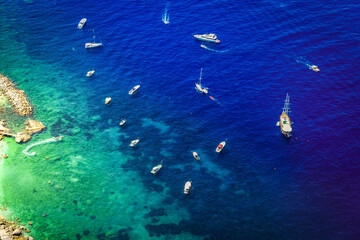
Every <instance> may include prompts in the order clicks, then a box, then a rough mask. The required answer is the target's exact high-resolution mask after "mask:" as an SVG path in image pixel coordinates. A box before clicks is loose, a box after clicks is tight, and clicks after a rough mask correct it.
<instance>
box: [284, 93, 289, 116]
mask: <svg viewBox="0 0 360 240" xmlns="http://www.w3.org/2000/svg"><path fill="white" fill-rule="evenodd" d="M289 110H290V96H289V94H288V93H287V94H286V99H285V104H284V107H283V112H285V113H286V115H289V112H290V111H289Z"/></svg>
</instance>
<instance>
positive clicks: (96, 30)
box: [0, 0, 360, 240]
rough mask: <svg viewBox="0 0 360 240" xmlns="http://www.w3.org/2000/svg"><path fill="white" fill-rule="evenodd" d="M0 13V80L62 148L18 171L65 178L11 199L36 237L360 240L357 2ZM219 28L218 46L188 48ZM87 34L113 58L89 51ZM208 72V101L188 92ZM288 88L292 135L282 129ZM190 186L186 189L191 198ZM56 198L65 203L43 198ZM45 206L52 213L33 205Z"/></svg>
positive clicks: (70, 4)
mask: <svg viewBox="0 0 360 240" xmlns="http://www.w3.org/2000/svg"><path fill="white" fill-rule="evenodd" d="M0 8H1V15H2V18H1V28H0V30H1V33H2V35H3V36H2V37H1V40H2V42H3V44H1V45H2V46H1V47H0V50H1V51H0V54H1V56H6V57H8V58H10V57H9V56H10V55H14V54H15V55H18V56H19V57H18V60H16V61H14V60H7V59H6V57H4V58H5V59H3V60H2V61H1V62H0V72H2V73H3V74H5V75H8V76H9V77H10V78H12V79H13V80H14V81H15V82H18V83H20V84H19V85H18V87H19V88H22V89H24V90H25V91H26V92H27V94H28V96H29V98H30V100H31V101H32V103H33V105H34V107H35V115H34V116H35V118H36V117H37V118H38V120H41V121H42V122H45V125H46V126H47V127H48V130H47V132H46V133H41V134H43V135H45V134H47V135H46V136H45V137H42V136H41V134H40V135H37V136H36V137H34V139H35V140H32V141H34V142H35V141H36V140H42V139H46V138H47V137H49V136H50V134H51V136H57V135H64V141H65V142H66V143H67V145H66V148H65V147H64V146H62V147H61V145H60V144H59V145H56V146H59V148H62V149H58V150H57V151H59V153H57V154H59V155H61V154H63V155H62V157H61V159H60V160H57V161H56V162H50V163H49V162H45V163H42V162H41V160H40V158H38V159H37V160H30V158H29V159H28V160H27V163H26V164H27V165H26V166H27V167H28V168H29V169H30V168H31V169H39V170H38V171H39V172H36V171H37V170H31V171H30V170H29V172H26V170H24V174H25V173H26V174H29V176H32V175H37V174H38V175H42V174H43V175H44V176H41V177H43V179H42V180H39V181H40V182H41V181H43V182H44V181H45V182H47V180H48V179H50V177H54V176H55V175H56V176H62V177H61V178H60V177H59V178H58V180H57V181H58V182H59V188H57V190H56V191H54V192H51V191H52V189H53V188H52V189H50V190H46V188H45V187H44V186H43V185H44V184H41V186H40V185H39V186H37V187H34V186H36V184H37V183H35V181H34V184H33V185H32V186H31V187H30V186H27V185H26V184H24V186H23V187H24V189H25V188H27V187H28V188H29V189H28V191H29V192H31V194H33V195H34V196H32V197H31V198H32V202H31V203H24V202H22V201H21V200H19V199H18V197H14V193H13V190H11V189H4V193H3V198H4V199H5V200H3V202H4V204H7V205H8V206H9V208H11V209H12V211H13V213H14V215H17V216H19V215H20V216H19V217H20V219H22V220H23V221H24V222H26V221H30V220H32V219H36V217H38V219H37V220H33V221H35V222H36V224H35V227H36V228H34V232H36V234H37V235H36V236H37V237H38V239H46V238H48V239H79V238H81V239H126V238H127V237H128V238H130V239H204V238H205V239H354V240H355V239H360V227H359V226H360V204H359V203H360V200H359V199H360V162H359V155H360V142H359V136H360V128H359V127H358V126H357V124H358V123H359V122H360V114H359V107H360V104H359V103H360V101H359V93H360V85H359V77H360V71H359V60H360V44H359V40H360V29H359V25H360V18H359V12H360V4H359V3H357V2H354V1H330V2H329V1H315V2H309V3H306V2H303V1H271V0H268V1H255V2H254V1H225V0H223V1H216V0H210V1H168V2H166V1H145V0H144V1H118V2H116V1H94V0H88V1H42V0H41V1H38V0H33V1H1V2H0ZM165 8H167V10H168V13H169V16H170V24H167V25H166V24H164V23H163V22H162V21H161V16H162V14H163V12H164V10H165ZM83 17H86V18H87V19H88V21H87V23H86V25H85V27H84V28H83V29H82V30H78V29H77V28H76V26H77V24H78V22H79V21H80V19H81V18H83ZM210 32H215V33H217V35H218V37H219V39H220V40H221V42H220V44H212V43H203V42H199V41H196V40H195V39H194V38H193V35H194V34H201V33H210ZM4 33H8V35H6V34H4ZM94 34H95V36H96V39H97V40H98V41H102V42H103V44H104V47H103V48H99V49H90V50H86V49H85V48H84V44H85V42H91V41H92V37H93V35H94ZM7 37H8V38H9V39H10V40H7ZM5 43H6V44H11V47H6V44H5ZM201 44H204V45H206V46H207V47H208V48H211V49H213V50H216V51H217V52H216V51H209V50H206V49H204V48H201V47H200V45H201ZM9 46H10V45H9ZM17 48H19V49H17ZM9 49H11V50H9ZM11 59H12V58H11ZM21 59H25V60H23V63H22V61H21ZM26 59H30V60H26ZM25 62H26V63H25ZM32 63H34V64H32ZM35 63H36V64H35ZM313 64H315V65H317V66H319V68H320V72H314V71H312V70H310V69H309V65H313ZM93 68H94V69H95V70H96V73H95V75H94V76H93V77H92V78H90V79H86V77H85V74H86V72H87V71H89V70H91V69H93ZM201 68H203V76H202V77H203V80H202V83H203V85H205V86H206V87H208V88H209V94H208V96H206V95H202V94H199V93H197V92H196V91H195V89H194V83H195V82H196V81H197V80H198V78H199V73H200V69H201ZM44 69H46V71H44ZM25 70H26V73H24V71H25ZM31 74H32V75H31ZM29 75H31V78H30V77H29ZM137 84H141V88H140V91H139V92H138V93H137V94H136V95H134V96H129V95H128V94H127V92H128V91H129V90H130V89H131V88H132V87H133V86H134V85H137ZM39 85H42V87H39ZM286 93H289V95H290V102H291V111H292V112H291V115H290V117H291V120H292V121H293V122H294V124H293V136H292V137H291V138H290V139H287V138H285V137H284V136H282V134H281V132H280V130H279V128H278V127H276V122H277V121H278V119H279V116H280V114H281V111H282V107H283V101H284V99H285V97H286ZM108 96H111V97H112V102H111V104H110V105H109V106H105V105H104V99H105V98H106V97H108ZM209 96H212V97H214V98H215V99H216V101H213V100H211V99H210V98H209ZM54 99H57V100H54ZM79 99H81V101H80V100H79ZM51 106H53V108H51V110H49V109H50V107H51ZM122 117H125V118H126V119H127V120H128V122H127V123H126V126H125V127H124V128H119V126H118V122H119V121H120V119H121V118H122ZM66 121H67V122H68V124H63V123H64V122H66ZM69 128H71V129H73V128H75V129H79V131H78V132H76V131H74V130H72V132H71V131H69ZM137 137H139V138H140V143H139V145H138V146H137V148H135V149H129V146H128V144H129V142H130V141H131V140H132V139H135V138H137ZM67 139H68V140H67ZM225 139H227V145H226V147H225V149H224V150H223V152H221V154H216V153H215V148H216V146H217V144H218V143H219V142H221V141H223V140H225ZM64 144H65V143H64ZM43 146H44V149H43V150H44V151H46V149H45V148H46V147H45V146H47V148H49V146H50V145H43ZM80 146H81V149H80ZM85 148H86V149H87V150H86V153H84V152H83V151H82V149H85ZM21 150H22V149H21ZM38 150H39V152H40V151H41V150H40V149H38ZM48 151H49V150H48ZM65 151H66V154H64V153H63V152H65ZM191 151H197V152H198V153H199V155H200V157H201V161H199V162H196V161H194V160H193V158H192V154H191ZM16 154H17V157H20V156H22V155H21V151H20V150H19V151H18V152H17V153H16ZM86 154H89V155H88V156H85V155H86ZM40 156H41V155H40ZM31 159H34V158H31ZM79 159H80V160H79ZM17 160H19V159H17ZM17 160H16V158H14V160H13V161H14V162H16V161H17ZM161 160H164V167H163V169H162V171H161V172H160V174H159V175H157V176H156V177H155V178H154V176H152V175H151V174H150V173H149V171H150V170H151V168H152V167H153V166H155V165H157V164H158V163H159V162H160V161H161ZM9 161H10V160H9ZM19 161H21V160H19ZM4 165H5V169H4V170H3V171H4V172H5V173H4V174H5V175H6V169H7V170H8V171H9V172H11V171H13V172H14V173H13V174H15V175H16V169H15V167H13V170H12V168H11V167H12V165H11V164H10V163H9V164H8V166H6V162H5V163H4ZM70 166H71V168H70ZM40 169H48V171H42V170H40ZM55 169H57V170H56V174H55ZM85 169H86V171H85ZM77 171H78V172H77ZM40 172H41V174H40ZM22 174H23V173H22ZM9 175H10V174H9ZM75 176H76V177H75ZM4 178H6V177H3V180H4ZM7 179H10V176H9V178H7ZM67 179H76V180H71V181H67ZM188 180H191V181H192V183H193V191H192V193H191V195H190V196H184V195H183V194H182V189H183V185H184V183H185V182H186V181H188ZM5 181H6V179H5ZM74 184H75V185H74ZM99 186H101V187H102V188H100V187H99ZM35 188H36V189H37V190H36V191H33V189H35ZM38 188H44V190H43V192H41V190H39V189H38ZM58 189H60V190H61V191H58ZM16 191H17V193H19V194H20V195H24V193H23V192H22V191H24V192H27V190H22V188H21V187H20V188H18V189H17V190H16ZM81 191H82V192H83V193H81V194H80V192H81ZM7 192H8V197H7ZM57 194H63V195H61V198H62V199H61V200H58V203H59V205H55V206H51V205H50V204H49V205H46V204H45V203H44V202H47V201H49V199H51V198H52V197H54V198H57V197H58V198H59V199H60V197H59V196H57ZM37 195H39V196H40V197H37ZM15 198H16V199H17V200H14V199H15ZM136 198H139V199H138V200H134V199H136ZM36 199H38V200H39V199H41V201H40V200H39V201H38V202H37V200H36ZM54 202H56V200H54ZM42 204H43V207H42V211H44V212H47V213H49V214H48V217H46V218H42V217H39V216H41V213H42V212H36V211H35V210H33V209H35V208H36V207H35V206H42ZM61 204H62V205H63V206H60V205H61ZM82 204H83V205H82ZM24 205H25V206H27V209H26V211H27V212H25V210H23V211H22V210H20V209H23V208H24ZM32 205H34V206H33V207H32ZM59 206H60V207H59ZM81 208H82V211H80V210H79V209H81ZM56 209H64V210H62V211H60V210H59V212H57V213H54V214H51V212H52V211H54V212H56ZM89 209H90V210H89ZM127 209H132V210H131V211H130V210H129V211H128V212H126V211H127ZM87 211H88V212H89V213H88V212H87ZM94 212H95V213H94ZM124 212H125V213H124ZM144 212H145V213H148V215H147V214H145V215H144ZM121 214H124V216H123V217H121V216H120V215H121ZM84 216H85V217H84ZM83 217H84V218H83ZM80 222H81V224H80ZM66 223H69V224H76V225H77V228H76V229H75V230H74V231H71V230H70V229H71V227H69V226H66ZM92 225H95V226H96V227H94V228H90V226H92ZM119 229H120V230H119ZM88 231H89V232H88ZM111 231H114V233H112V232H111Z"/></svg>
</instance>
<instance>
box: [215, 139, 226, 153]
mask: <svg viewBox="0 0 360 240" xmlns="http://www.w3.org/2000/svg"><path fill="white" fill-rule="evenodd" d="M225 144H226V142H225V141H223V142H221V143H220V144H219V145H218V146H217V148H216V150H215V151H216V152H217V153H219V152H221V151H222V150H223V149H224V147H225Z"/></svg>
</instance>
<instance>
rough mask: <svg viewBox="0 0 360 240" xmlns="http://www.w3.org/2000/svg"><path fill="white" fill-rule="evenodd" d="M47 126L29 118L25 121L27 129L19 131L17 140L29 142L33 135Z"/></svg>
mask: <svg viewBox="0 0 360 240" xmlns="http://www.w3.org/2000/svg"><path fill="white" fill-rule="evenodd" d="M45 128H46V127H45V126H44V124H42V123H41V122H37V121H35V120H31V119H29V120H27V121H26V122H25V131H22V132H18V133H17V134H16V136H15V141H16V142H18V143H20V142H27V141H29V140H30V138H31V135H33V134H34V133H39V132H41V131H43V130H44V129H45Z"/></svg>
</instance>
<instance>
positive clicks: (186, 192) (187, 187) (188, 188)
mask: <svg viewBox="0 0 360 240" xmlns="http://www.w3.org/2000/svg"><path fill="white" fill-rule="evenodd" d="M190 190H191V182H190V181H187V182H186V183H185V186H184V193H185V194H189V193H190Z"/></svg>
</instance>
